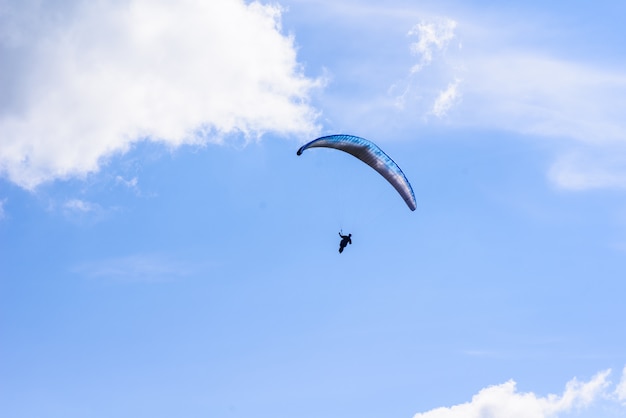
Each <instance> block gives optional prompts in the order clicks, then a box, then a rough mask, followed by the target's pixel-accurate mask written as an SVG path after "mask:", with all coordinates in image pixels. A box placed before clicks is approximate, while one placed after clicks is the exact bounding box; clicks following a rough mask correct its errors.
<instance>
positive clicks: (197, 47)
mask: <svg viewBox="0 0 626 418" xmlns="http://www.w3.org/2000/svg"><path fill="white" fill-rule="evenodd" d="M4 8H5V10H3V11H2V13H0V27H2V28H3V29H2V30H0V66H1V67H2V68H1V70H0V86H7V91H9V92H10V94H7V95H5V96H4V97H3V98H0V174H2V175H4V176H6V177H8V178H9V180H11V181H13V182H15V183H17V184H18V185H20V186H22V187H24V188H28V189H32V188H35V187H36V186H37V185H39V184H41V183H42V182H45V181H49V180H53V179H57V178H66V177H70V176H81V175H85V174H87V173H90V172H94V171H97V170H98V169H99V167H100V165H101V164H102V163H103V161H104V159H105V158H107V157H109V156H111V155H114V154H116V153H123V152H125V151H127V150H128V149H129V147H130V146H131V144H132V143H133V142H136V141H139V140H153V141H160V142H163V143H165V144H168V145H170V146H178V145H180V144H200V143H206V142H221V141H223V140H224V139H225V137H226V136H227V135H228V134H244V135H246V136H247V137H249V138H254V137H257V136H260V135H262V134H263V133H266V132H274V133H278V134H284V135H289V134H310V133H311V132H313V131H315V130H316V129H317V127H316V126H315V119H316V112H315V111H314V109H313V108H312V107H311V106H310V105H309V104H308V103H307V100H308V97H309V94H310V92H311V90H312V89H314V88H315V87H316V86H318V85H319V82H318V81H317V80H314V79H311V78H308V77H306V76H305V75H304V74H303V70H302V68H301V66H300V65H299V63H298V62H297V57H296V49H295V46H294V40H293V38H292V37H290V36H286V35H284V34H283V33H282V32H281V26H280V20H281V9H280V8H279V7H277V6H270V5H262V4H260V3H257V2H253V3H250V4H246V3H244V1H243V0H221V1H202V0H181V1H178V2H176V4H175V5H174V4H173V3H171V2H169V1H166V0H128V1H124V2H78V3H76V4H75V5H74V7H68V8H67V10H63V11H60V10H50V9H52V8H53V6H50V5H45V4H41V2H15V3H14V5H13V6H12V5H9V4H7V5H5V6H4ZM2 74H4V75H2ZM9 87H10V88H9Z"/></svg>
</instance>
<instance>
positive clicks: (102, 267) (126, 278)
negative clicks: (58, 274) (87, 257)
mask: <svg viewBox="0 0 626 418" xmlns="http://www.w3.org/2000/svg"><path fill="white" fill-rule="evenodd" d="M198 270H199V266H198V265H196V264H194V263H191V262H188V261H185V260H180V259H176V258H173V257H168V256H165V255H162V254H134V255H129V256H124V257H117V258H109V259H104V260H95V261H87V262H84V263H81V264H78V265H76V266H74V267H73V268H72V271H74V272H75V273H77V274H80V275H83V276H85V277H88V278H91V279H101V280H114V281H122V282H163V281H170V280H176V279H180V278H183V277H187V276H189V275H191V274H193V273H195V272H197V271H198Z"/></svg>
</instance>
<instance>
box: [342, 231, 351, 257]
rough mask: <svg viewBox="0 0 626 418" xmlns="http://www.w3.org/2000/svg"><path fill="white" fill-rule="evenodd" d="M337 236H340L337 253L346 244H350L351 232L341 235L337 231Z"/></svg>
mask: <svg viewBox="0 0 626 418" xmlns="http://www.w3.org/2000/svg"><path fill="white" fill-rule="evenodd" d="M339 236H340V237H341V242H340V243H339V254H341V253H342V252H343V249H344V248H346V246H347V245H348V244H352V234H348V235H342V234H341V232H339Z"/></svg>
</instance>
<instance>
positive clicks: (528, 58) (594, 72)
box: [400, 16, 626, 190]
mask: <svg viewBox="0 0 626 418" xmlns="http://www.w3.org/2000/svg"><path fill="white" fill-rule="evenodd" d="M458 21H459V23H458V24H456V22H455V21H453V20H451V19H448V20H446V19H442V20H441V21H440V22H449V23H447V24H445V23H439V24H438V25H437V24H436V23H430V24H427V23H424V22H422V23H420V24H418V25H417V26H416V28H417V29H415V31H416V33H419V36H421V39H422V41H420V42H418V43H417V44H411V47H412V49H413V51H414V53H417V56H418V59H417V62H416V63H415V64H414V66H413V67H412V68H411V77H410V81H409V86H410V88H409V89H407V91H405V92H404V93H403V95H402V101H401V103H402V104H403V106H400V107H401V108H403V109H405V110H408V111H415V110H420V111H422V112H425V113H426V115H428V114H431V115H435V116H441V115H445V114H448V113H449V112H450V111H451V110H452V109H454V116H453V117H452V118H451V120H450V121H449V122H450V123H452V124H456V125H458V126H468V127H477V128H481V129H483V128H484V129H490V130H493V129H496V130H502V131H509V132H515V133H521V134H525V135H533V136H539V137H544V138H546V139H550V138H553V139H557V140H559V141H561V143H563V144H565V145H566V147H564V148H563V149H564V151H563V154H562V155H561V156H560V157H559V159H558V160H557V161H556V162H555V164H554V165H553V167H552V168H551V170H550V173H549V178H550V179H551V180H552V181H553V182H554V184H555V185H556V186H558V187H563V188H566V189H571V190H584V189H591V188H624V187H626V159H625V158H617V157H616V156H617V155H623V151H624V148H625V147H626V120H625V119H624V117H623V111H622V109H624V108H626V71H623V70H622V69H621V68H611V67H610V66H606V65H600V64H598V63H594V62H591V61H581V60H580V59H579V60H575V59H571V58H567V57H566V56H564V55H563V52H562V51H561V50H558V49H555V50H549V49H547V48H543V47H539V46H537V45H536V44H535V45H525V43H524V38H525V36H526V35H527V33H528V30H533V29H532V28H528V27H526V28H524V29H523V30H520V29H519V28H508V27H507V26H506V25H505V23H506V22H507V21H508V20H507V18H506V16H500V18H499V19H498V20H497V23H494V21H492V22H489V23H485V22H483V24H480V25H479V24H477V22H476V21H472V18H471V17H468V18H465V19H458ZM452 22H454V24H453V23H452ZM503 22H504V24H503ZM477 27H480V29H476V28H477ZM533 33H534V37H537V36H540V34H539V31H534V32H533ZM546 36H548V35H546ZM452 39H457V40H458V48H456V47H455V48H449V47H448V46H449V44H450V42H451V40H452ZM461 43H462V44H463V45H466V44H467V45H470V47H461ZM455 45H457V44H455ZM553 48H554V47H553ZM434 52H439V54H434ZM426 66H431V67H434V68H433V69H432V70H431V71H428V72H427V71H425V69H426V68H425V67H426ZM435 68H436V71H435ZM416 70H419V71H416ZM455 80H456V81H455ZM458 80H463V82H462V84H461V83H459V82H458ZM446 86H447V87H446ZM433 88H436V90H435V91H438V93H437V94H436V95H434V94H433V93H432V92H433ZM428 89H430V90H428ZM425 92H430V93H428V94H425ZM408 95H413V96H414V97H416V98H418V99H414V100H413V108H411V107H410V106H404V105H405V104H407V103H411V100H410V98H409V97H407V96H408ZM418 96H419V97H418ZM460 97H463V100H462V101H461V100H459V98H460ZM417 102H420V103H422V104H423V103H424V102H430V103H433V104H432V106H430V105H429V106H426V107H425V106H421V107H419V108H418V107H416V103H417ZM424 109H430V110H424ZM567 144H570V145H571V148H569V149H568V148H567ZM583 147H584V148H585V152H584V153H580V152H573V151H572V150H573V149H580V148H583ZM583 154H584V155H583Z"/></svg>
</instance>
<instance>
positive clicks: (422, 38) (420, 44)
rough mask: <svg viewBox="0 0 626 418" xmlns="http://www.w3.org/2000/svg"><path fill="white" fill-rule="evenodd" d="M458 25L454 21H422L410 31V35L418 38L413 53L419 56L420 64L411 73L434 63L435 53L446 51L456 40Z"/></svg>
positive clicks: (412, 46) (412, 45)
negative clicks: (452, 41) (455, 31)
mask: <svg viewBox="0 0 626 418" xmlns="http://www.w3.org/2000/svg"><path fill="white" fill-rule="evenodd" d="M456 25H457V23H456V22H455V21H454V20H452V19H439V20H433V21H430V22H427V21H422V22H420V23H418V24H417V25H415V26H414V27H413V28H412V29H411V30H410V31H409V35H411V36H417V38H418V40H417V42H414V43H412V44H411V52H413V54H415V55H417V56H419V62H418V63H417V64H415V65H414V66H413V68H412V69H411V72H413V73H415V72H418V71H420V70H421V69H422V68H424V67H425V66H427V65H429V64H430V63H431V62H432V60H433V55H434V53H435V52H441V51H443V50H445V48H446V47H447V46H448V44H449V43H450V41H451V40H452V39H454V28H456Z"/></svg>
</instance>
